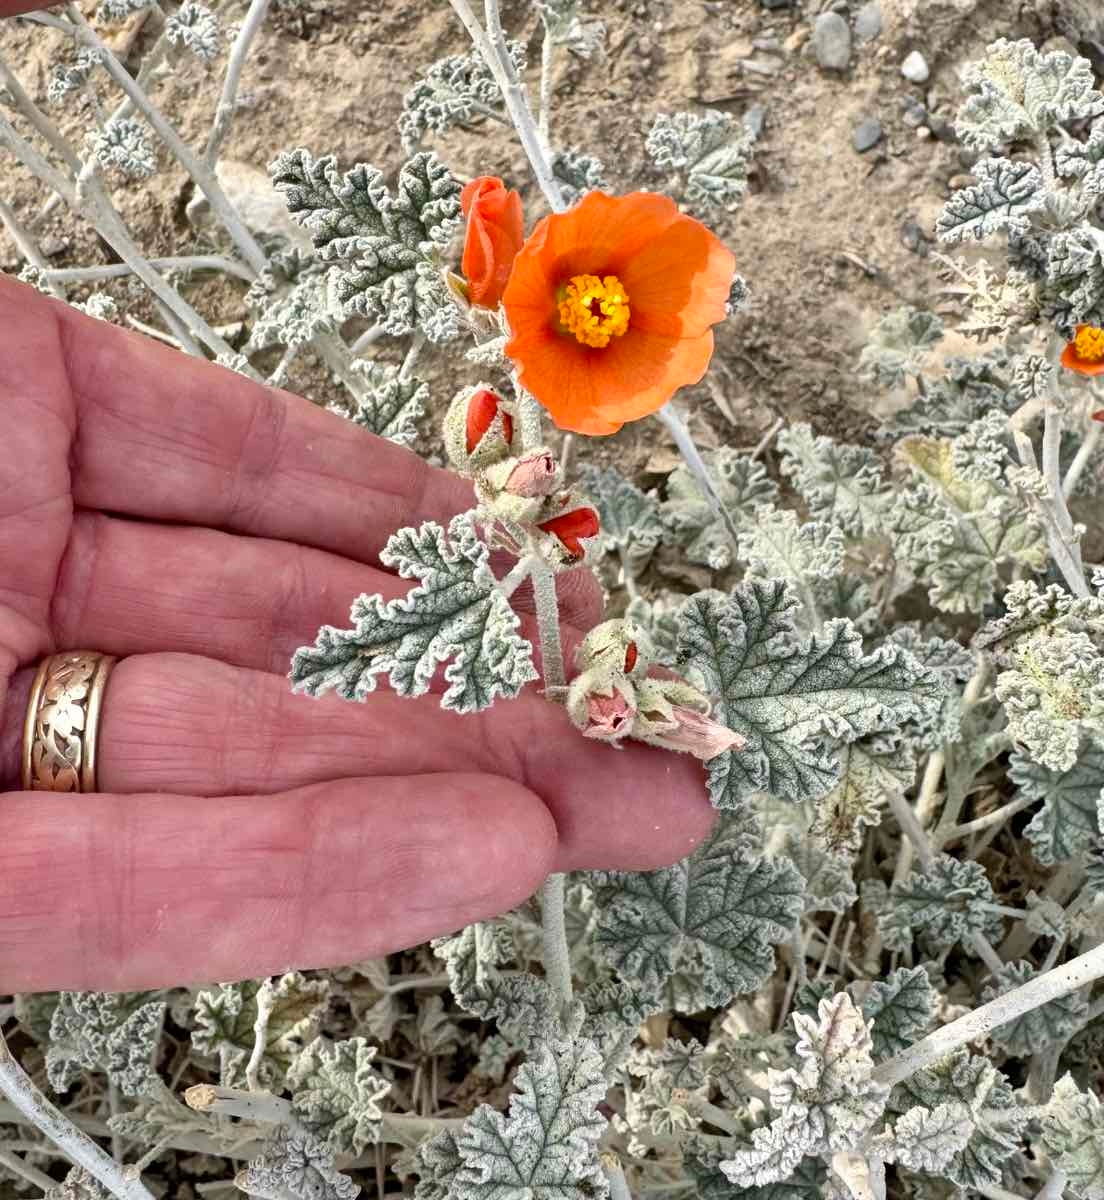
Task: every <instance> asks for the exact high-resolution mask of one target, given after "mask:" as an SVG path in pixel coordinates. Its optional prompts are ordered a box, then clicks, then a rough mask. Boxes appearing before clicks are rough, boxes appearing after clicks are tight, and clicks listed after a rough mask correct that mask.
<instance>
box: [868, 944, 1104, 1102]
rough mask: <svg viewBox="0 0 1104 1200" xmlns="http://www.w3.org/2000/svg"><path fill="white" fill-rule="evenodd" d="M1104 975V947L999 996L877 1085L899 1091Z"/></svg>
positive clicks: (899, 1060)
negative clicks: (927, 1070)
mask: <svg viewBox="0 0 1104 1200" xmlns="http://www.w3.org/2000/svg"><path fill="white" fill-rule="evenodd" d="M1102 976H1104V944H1102V945H1100V946H1096V947H1095V948H1094V949H1092V950H1089V951H1088V952H1087V953H1085V954H1082V955H1080V956H1079V957H1078V958H1074V959H1071V960H1070V961H1069V962H1068V963H1063V964H1062V965H1061V966H1060V967H1055V968H1054V969H1053V970H1051V971H1047V972H1046V973H1045V974H1042V975H1037V976H1036V977H1035V978H1034V979H1029V980H1028V981H1027V983H1024V984H1021V986H1020V987H1018V988H1013V989H1012V991H1010V992H1005V993H1004V994H1003V995H1001V996H997V997H996V998H995V999H993V1000H990V1001H989V1003H988V1004H983V1005H982V1006H981V1007H980V1008H975V1009H974V1010H973V1011H972V1012H968V1013H966V1015H965V1016H962V1017H959V1018H958V1019H957V1020H956V1021H951V1023H950V1024H949V1025H944V1026H943V1027H942V1028H941V1029H937V1030H936V1031H935V1032H934V1033H930V1034H928V1036H927V1037H925V1038H922V1039H921V1040H920V1041H919V1042H917V1043H916V1044H915V1045H914V1046H910V1047H909V1048H908V1049H907V1050H903V1051H902V1052H901V1053H900V1054H898V1055H896V1056H895V1057H894V1058H891V1059H889V1061H888V1062H884V1063H882V1064H881V1065H880V1066H878V1067H875V1069H874V1073H873V1075H872V1076H871V1078H872V1079H873V1080H874V1081H875V1082H876V1083H880V1084H883V1085H884V1086H886V1087H893V1086H894V1085H895V1084H898V1083H900V1082H901V1081H902V1080H904V1079H908V1078H909V1077H910V1076H912V1075H915V1074H916V1072H917V1071H922V1070H923V1069H924V1068H925V1067H928V1066H930V1065H931V1064H932V1063H934V1062H938V1061H939V1059H941V1058H944V1057H945V1056H946V1055H948V1054H950V1053H951V1052H952V1051H953V1050H957V1049H958V1047H959V1046H965V1045H967V1044H968V1043H969V1042H976V1041H980V1040H981V1039H982V1038H984V1037H986V1036H988V1034H990V1033H991V1032H992V1031H993V1030H994V1029H996V1028H997V1027H998V1026H999V1025H1005V1024H1007V1023H1008V1022H1009V1021H1014V1020H1016V1018H1018V1017H1020V1016H1022V1015H1023V1014H1024V1013H1026V1012H1031V1011H1032V1010H1033V1009H1036V1008H1041V1007H1042V1006H1043V1005H1044V1004H1049V1003H1050V1002H1051V1001H1052V1000H1058V999H1061V997H1063V996H1068V995H1069V994H1070V993H1071V992H1076V991H1078V990H1079V989H1080V988H1083V987H1084V986H1085V985H1086V984H1089V983H1093V982H1094V981H1095V980H1097V979H1100V978H1101V977H1102Z"/></svg>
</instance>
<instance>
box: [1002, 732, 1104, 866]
mask: <svg viewBox="0 0 1104 1200" xmlns="http://www.w3.org/2000/svg"><path fill="white" fill-rule="evenodd" d="M1008 774H1009V777H1010V778H1011V780H1012V782H1013V783H1014V784H1015V785H1016V787H1017V788H1019V790H1020V792H1021V794H1023V795H1024V796H1028V797H1030V798H1031V799H1034V800H1042V801H1043V807H1042V809H1041V810H1040V811H1039V812H1037V813H1036V814H1035V816H1034V817H1032V819H1031V822H1030V824H1029V825H1028V826H1027V828H1026V829H1025V830H1024V833H1025V835H1026V836H1027V838H1028V840H1029V841H1030V842H1031V846H1032V849H1033V850H1034V851H1035V857H1036V858H1037V859H1038V860H1039V862H1041V863H1043V864H1045V865H1046V866H1050V865H1051V864H1053V863H1055V862H1061V861H1063V860H1065V859H1067V858H1072V857H1073V856H1074V855H1075V854H1078V853H1080V852H1081V851H1082V850H1088V849H1089V848H1090V847H1091V846H1093V845H1094V844H1095V843H1096V842H1097V840H1098V839H1099V838H1100V836H1101V835H1102V834H1104V812H1102V810H1101V803H1102V800H1104V745H1102V744H1101V743H1100V742H1098V741H1096V740H1095V739H1093V738H1088V737H1085V738H1082V739H1081V743H1080V748H1079V750H1078V753H1077V760H1076V761H1075V762H1074V764H1073V766H1072V767H1070V768H1069V769H1068V770H1065V771H1055V770H1052V769H1051V768H1050V767H1044V766H1043V765H1042V764H1041V763H1037V762H1034V761H1033V760H1032V759H1030V758H1028V757H1027V755H1025V754H1023V753H1021V752H1020V751H1019V750H1015V751H1013V753H1012V757H1011V760H1010V764H1009V770H1008Z"/></svg>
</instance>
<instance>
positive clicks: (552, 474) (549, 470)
mask: <svg viewBox="0 0 1104 1200" xmlns="http://www.w3.org/2000/svg"><path fill="white" fill-rule="evenodd" d="M558 479H559V471H558V469H557V467H556V460H555V459H554V458H553V457H552V453H551V451H549V450H533V451H531V452H530V453H529V454H523V455H522V456H521V458H519V459H517V461H516V462H515V464H514V466H513V468H512V470H511V471H510V473H509V475H508V476H507V477H506V482H505V483H504V484H503V491H505V492H509V494H510V495H511V496H525V497H527V498H528V497H533V496H547V495H548V494H549V493H550V492H553V491H555V490H556V483H557V480H558Z"/></svg>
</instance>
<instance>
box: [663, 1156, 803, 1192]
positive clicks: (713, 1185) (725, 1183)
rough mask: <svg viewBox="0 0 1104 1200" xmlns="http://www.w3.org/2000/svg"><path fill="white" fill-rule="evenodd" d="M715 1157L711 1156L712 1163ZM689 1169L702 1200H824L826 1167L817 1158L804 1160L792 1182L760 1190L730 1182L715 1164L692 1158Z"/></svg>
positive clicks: (687, 1162) (768, 1184)
mask: <svg viewBox="0 0 1104 1200" xmlns="http://www.w3.org/2000/svg"><path fill="white" fill-rule="evenodd" d="M714 1157H716V1155H715V1154H711V1155H710V1160H711V1159H712V1158H714ZM720 1157H723V1154H722V1155H720ZM686 1169H687V1171H688V1172H689V1174H690V1176H691V1177H692V1178H693V1180H694V1183H695V1185H696V1189H697V1190H696V1195H697V1198H698V1200H824V1186H825V1167H824V1164H823V1163H822V1162H821V1161H820V1160H819V1159H816V1158H805V1159H803V1160H802V1161H801V1162H799V1163H798V1164H797V1166H796V1168H795V1169H794V1171H793V1174H792V1175H790V1176H789V1178H787V1179H784V1180H781V1181H780V1182H778V1183H765V1184H763V1185H762V1186H760V1187H739V1186H737V1185H736V1184H733V1183H731V1182H729V1180H728V1179H727V1178H726V1177H725V1176H724V1175H723V1174H722V1173H721V1172H720V1170H719V1169H718V1168H717V1166H716V1165H715V1164H714V1163H713V1162H712V1161H708V1162H707V1161H704V1160H702V1159H697V1158H693V1157H688V1158H687V1159H686Z"/></svg>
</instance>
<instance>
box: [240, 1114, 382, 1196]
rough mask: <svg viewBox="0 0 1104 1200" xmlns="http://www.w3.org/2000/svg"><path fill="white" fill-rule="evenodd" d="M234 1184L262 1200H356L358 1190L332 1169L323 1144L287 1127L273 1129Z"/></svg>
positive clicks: (302, 1132)
mask: <svg viewBox="0 0 1104 1200" xmlns="http://www.w3.org/2000/svg"><path fill="white" fill-rule="evenodd" d="M234 1183H235V1186H237V1187H238V1188H240V1189H241V1190H242V1191H243V1192H245V1194H246V1195H247V1196H259V1197H262V1200H355V1198H356V1197H357V1196H359V1195H360V1188H359V1187H358V1186H357V1185H356V1184H355V1183H354V1182H353V1181H352V1180H351V1179H350V1178H349V1177H348V1175H342V1174H341V1173H340V1172H339V1171H338V1170H337V1168H336V1167H335V1166H334V1161H333V1155H332V1154H331V1153H330V1151H329V1149H328V1148H327V1146H326V1143H325V1142H323V1141H322V1140H321V1139H320V1138H317V1137H315V1136H314V1134H313V1133H309V1132H308V1131H307V1130H305V1129H295V1128H294V1127H292V1126H288V1125H277V1126H276V1128H275V1129H274V1130H273V1131H272V1133H271V1134H270V1135H269V1137H268V1139H267V1140H266V1141H265V1143H264V1146H263V1147H262V1148H261V1152H260V1154H258V1155H257V1157H256V1158H254V1159H253V1160H252V1161H251V1162H250V1164H249V1166H248V1167H247V1168H246V1169H245V1170H244V1171H242V1172H241V1174H239V1175H238V1177H237V1178H236V1179H235V1180H234Z"/></svg>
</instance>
